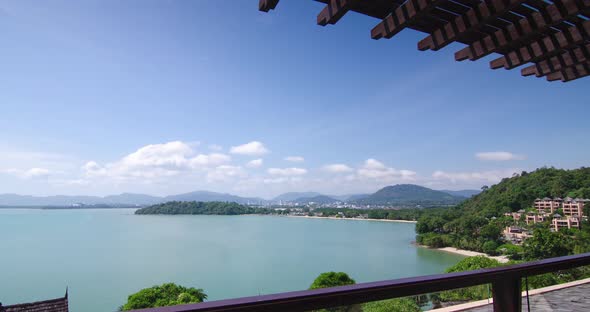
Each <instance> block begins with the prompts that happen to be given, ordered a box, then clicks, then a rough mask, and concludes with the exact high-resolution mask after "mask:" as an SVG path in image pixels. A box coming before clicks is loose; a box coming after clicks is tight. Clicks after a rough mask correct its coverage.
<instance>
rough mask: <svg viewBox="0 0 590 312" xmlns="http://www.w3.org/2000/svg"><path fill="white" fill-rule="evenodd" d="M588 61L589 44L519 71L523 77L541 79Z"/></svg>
mask: <svg viewBox="0 0 590 312" xmlns="http://www.w3.org/2000/svg"><path fill="white" fill-rule="evenodd" d="M588 61H590V44H586V45H583V46H579V47H575V48H573V49H571V50H568V51H565V52H563V53H561V54H560V55H557V56H553V57H550V58H548V59H546V60H542V61H540V62H538V63H536V64H535V65H531V66H528V67H525V68H523V69H522V70H521V74H522V75H523V76H531V75H535V76H537V77H542V76H546V75H549V74H551V73H554V72H557V71H560V70H562V69H563V68H566V67H570V66H574V65H576V64H582V63H585V62H588Z"/></svg>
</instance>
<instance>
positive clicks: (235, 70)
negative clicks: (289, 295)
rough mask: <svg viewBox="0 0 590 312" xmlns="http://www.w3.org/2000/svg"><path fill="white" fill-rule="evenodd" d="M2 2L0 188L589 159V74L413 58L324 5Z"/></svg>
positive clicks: (372, 177)
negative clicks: (329, 17) (321, 18)
mask: <svg viewBox="0 0 590 312" xmlns="http://www.w3.org/2000/svg"><path fill="white" fill-rule="evenodd" d="M257 6H258V1H255V0H247V1H246V0H244V1H205V0H201V1H180V0H179V1H173V0H166V1H163V0H127V1H105V0H100V1H98V0H85V1H66V0H48V1H32V0H14V1H12V0H0V37H1V38H3V41H2V42H3V44H2V47H1V48H0V68H1V72H0V107H1V110H0V112H1V114H0V193H18V194H32V195H55V194H66V195H81V194H85V195H107V194H118V193H123V192H133V193H146V194H153V195H169V194H178V193H183V192H189V191H195V190H209V191H217V192H228V193H233V194H238V195H248V196H261V197H265V198H269V197H272V196H275V195H277V194H280V193H282V192H288V191H318V192H322V193H327V194H335V195H340V194H355V193H366V192H374V191H376V190H377V189H379V188H381V187H383V186H386V185H392V184H400V183H412V184H419V185H424V186H427V187H431V188H434V189H451V190H459V189H478V188H480V187H481V186H483V185H491V184H494V183H497V182H498V181H499V180H500V179H502V178H504V177H509V176H511V175H512V174H513V173H514V172H520V171H522V170H527V171H530V170H534V169H535V168H539V167H542V166H554V167H557V168H566V169H573V168H578V167H581V166H588V160H589V159H590V145H589V144H588V134H589V133H590V122H589V121H588V120H589V119H588V116H589V113H590V105H589V104H590V103H589V101H590V99H589V97H588V90H589V87H590V79H589V78H585V79H580V80H577V81H573V82H569V83H565V84H564V83H561V82H553V83H549V82H547V81H545V80H543V79H537V78H534V77H522V76H520V73H519V71H520V70H519V69H516V70H512V71H506V70H503V69H500V70H491V69H489V64H488V62H489V61H490V60H491V59H493V58H494V57H493V56H490V57H487V58H484V59H482V60H480V61H477V62H470V61H465V62H456V61H454V52H455V51H456V50H458V49H460V48H461V45H460V44H452V45H450V46H448V47H446V48H444V49H442V50H441V51H438V52H436V53H435V52H420V51H418V50H417V42H418V41H419V40H420V39H422V38H423V37H425V36H426V34H423V33H420V32H417V31H413V30H410V29H406V30H404V31H403V32H401V33H400V34H399V35H397V36H396V37H394V38H393V39H391V40H378V41H376V40H372V39H371V38H370V30H371V28H372V27H374V26H375V25H376V24H377V23H378V22H379V21H378V20H376V19H373V18H371V17H367V16H363V15H360V14H356V13H354V12H350V13H348V14H346V15H345V16H344V17H343V18H342V19H341V20H340V22H338V23H337V24H336V25H330V26H326V27H321V26H318V25H316V22H315V21H316V16H317V14H318V13H319V12H320V11H321V9H322V7H323V5H322V4H321V3H318V2H315V1H300V0H283V1H281V2H280V3H279V5H278V6H277V9H276V10H275V11H271V12H270V13H262V12H259V11H258V10H257ZM496 57H497V56H496Z"/></svg>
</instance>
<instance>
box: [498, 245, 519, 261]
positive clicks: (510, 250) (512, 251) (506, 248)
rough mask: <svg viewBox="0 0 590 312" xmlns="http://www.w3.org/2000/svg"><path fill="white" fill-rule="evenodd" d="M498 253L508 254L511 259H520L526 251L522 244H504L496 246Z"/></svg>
mask: <svg viewBox="0 0 590 312" xmlns="http://www.w3.org/2000/svg"><path fill="white" fill-rule="evenodd" d="M496 253H498V254H501V255H505V256H508V258H510V259H511V260H520V259H521V258H522V254H523V253H524V249H523V248H522V246H518V245H514V244H503V245H500V246H499V247H498V248H496Z"/></svg>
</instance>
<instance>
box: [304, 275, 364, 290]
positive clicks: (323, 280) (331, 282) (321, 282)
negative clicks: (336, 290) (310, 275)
mask: <svg viewBox="0 0 590 312" xmlns="http://www.w3.org/2000/svg"><path fill="white" fill-rule="evenodd" d="M353 284H356V282H355V281H354V280H353V279H352V278H350V276H348V274H346V273H344V272H326V273H322V274H320V275H319V276H318V277H316V279H315V280H314V281H313V283H312V284H311V286H309V289H318V288H328V287H336V286H345V285H353Z"/></svg>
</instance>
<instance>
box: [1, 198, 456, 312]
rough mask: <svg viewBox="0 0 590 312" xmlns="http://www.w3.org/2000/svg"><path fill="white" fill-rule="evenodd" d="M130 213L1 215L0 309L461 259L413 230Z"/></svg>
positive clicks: (252, 289) (230, 289) (294, 284)
mask: <svg viewBox="0 0 590 312" xmlns="http://www.w3.org/2000/svg"><path fill="white" fill-rule="evenodd" d="M133 213H134V210H133V209H84V210H83V209H79V210H35V209H0V302H2V303H3V304H4V305H8V304H15V303H20V302H31V301H36V300H44V299H50V298H56V297H60V296H63V294H64V292H65V289H66V287H69V298H70V310H71V311H85V312H104V311H115V310H116V309H117V308H118V307H119V306H120V305H122V304H123V303H124V302H125V301H126V297H127V296H128V295H129V294H131V293H134V292H136V291H138V290H139V289H141V288H145V287H149V286H153V285H157V284H162V283H165V282H175V283H178V284H181V285H184V286H190V287H197V288H203V289H204V290H205V292H206V293H207V294H208V296H209V299H208V300H216V299H224V298H232V297H241V296H252V295H258V294H269V293H276V292H284V291H292V290H301V289H306V288H307V287H309V285H310V284H311V282H312V281H313V279H314V278H315V277H316V276H317V275H318V274H320V273H322V272H326V271H342V272H347V273H348V274H349V275H350V276H351V277H352V278H354V279H355V280H356V281H357V282H369V281H378V280H385V279H393V278H401V277H410V276H418V275H427V274H435V273H442V272H443V271H444V270H445V269H446V268H447V267H449V266H451V265H453V264H455V263H457V262H458V261H459V260H461V259H462V258H463V257H462V256H459V255H454V254H448V253H445V252H440V251H436V250H428V249H424V248H417V247H415V246H413V245H412V244H411V242H412V241H413V240H414V237H415V233H414V227H415V225H414V224H411V223H394V222H372V221H356V220H328V219H306V218H289V217H278V216H145V215H143V216H136V215H134V214H133Z"/></svg>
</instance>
